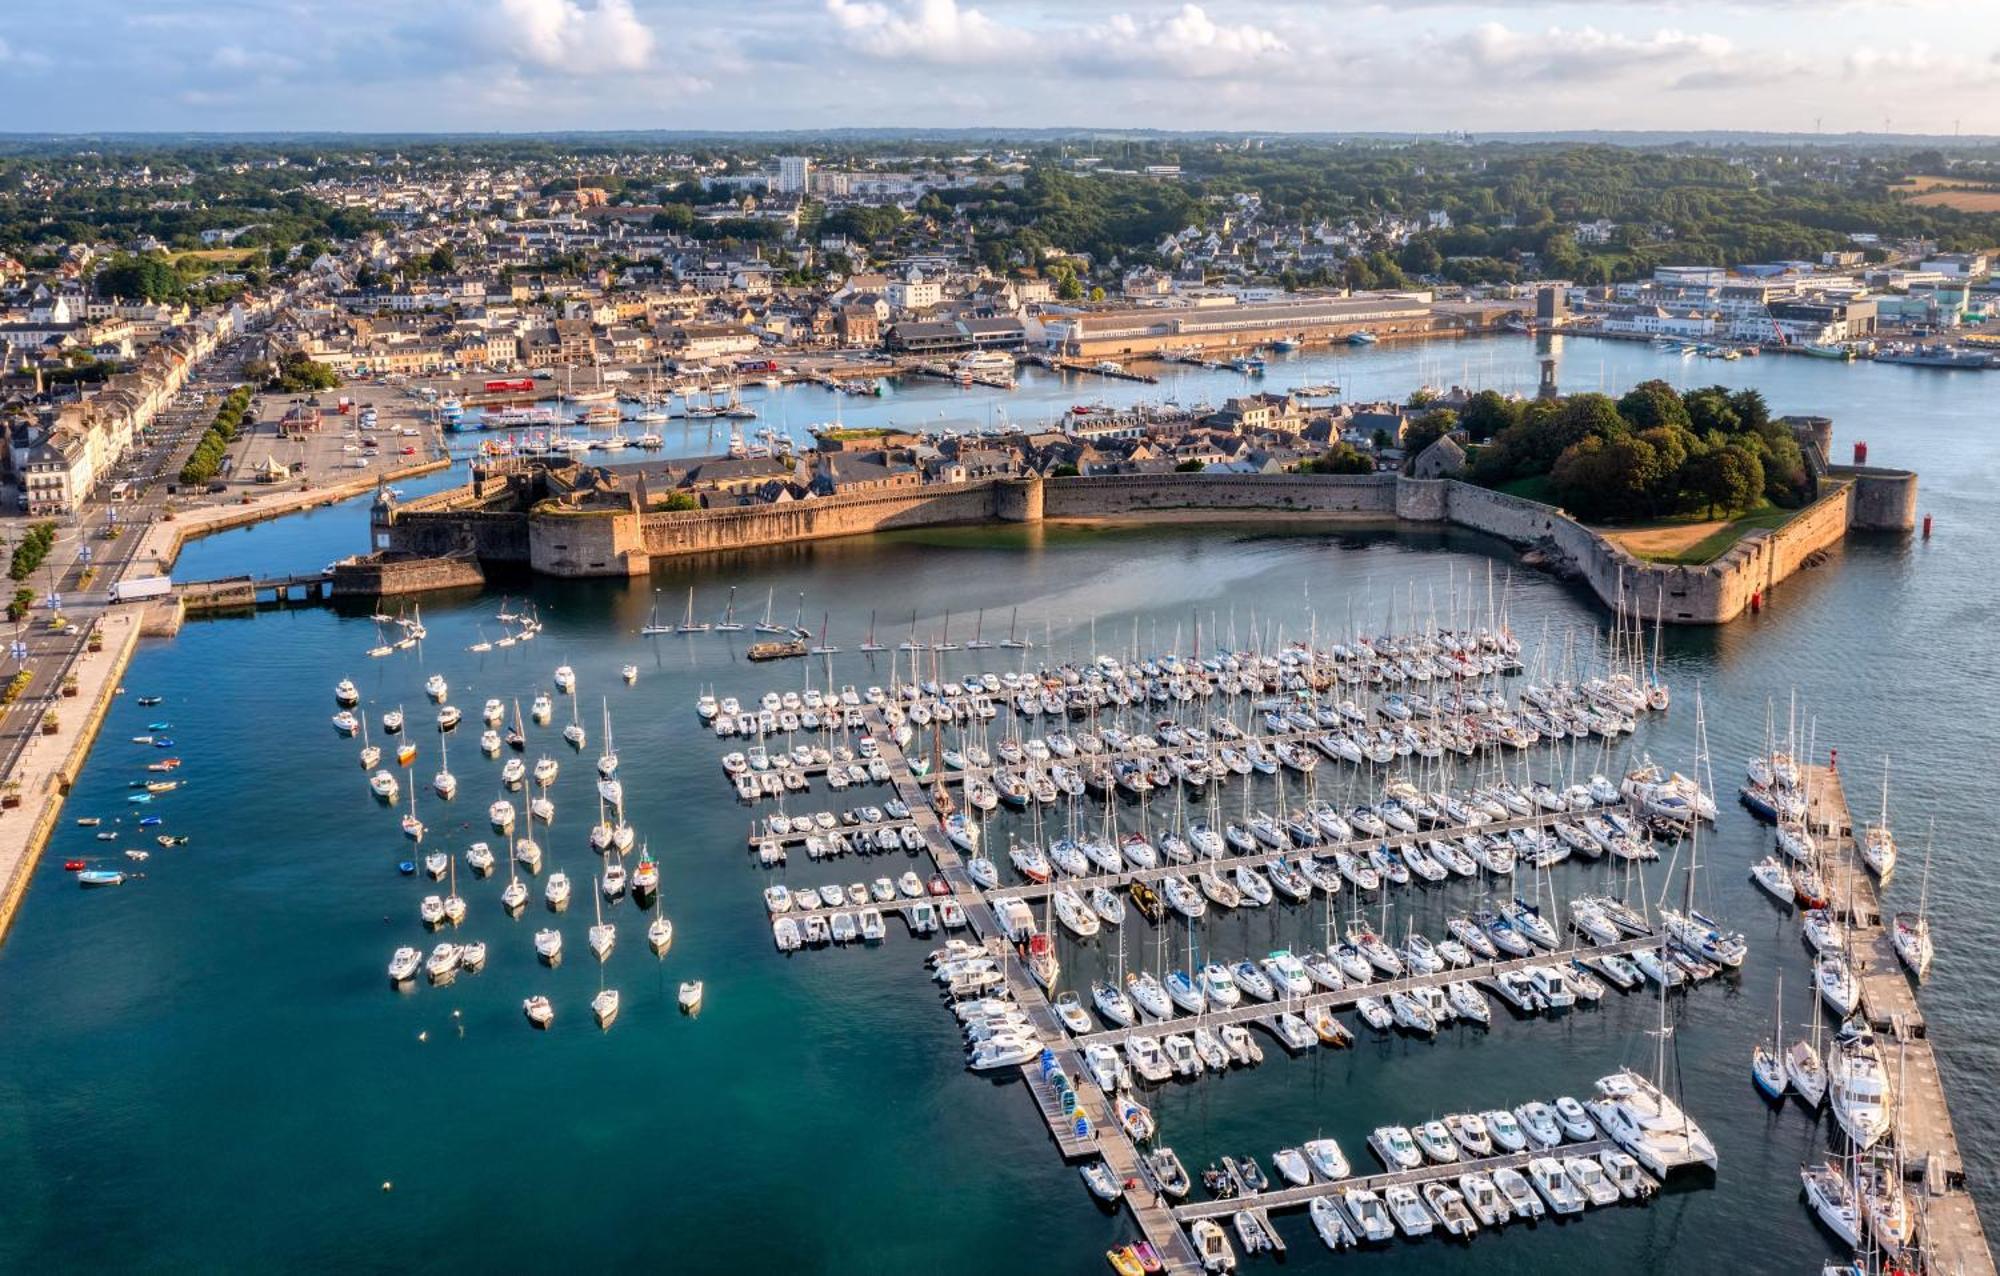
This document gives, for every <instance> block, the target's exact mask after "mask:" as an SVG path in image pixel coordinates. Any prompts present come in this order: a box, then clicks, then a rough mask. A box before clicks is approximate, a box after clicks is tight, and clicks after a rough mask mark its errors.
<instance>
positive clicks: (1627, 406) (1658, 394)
mask: <svg viewBox="0 0 2000 1276" xmlns="http://www.w3.org/2000/svg"><path fill="white" fill-rule="evenodd" d="M1618 415H1619V416H1621V417H1623V418H1624V419H1625V423H1626V424H1627V425H1630V426H1631V427H1632V428H1633V429H1635V430H1650V429H1652V428H1653V427H1654V426H1660V425H1678V426H1685V425H1686V424H1687V423H1688V410H1687V404H1685V403H1683V402H1682V401H1681V396H1680V392H1679V391H1678V390H1675V389H1674V388H1673V387H1672V386H1670V385H1668V384H1667V383H1666V382H1664V381H1660V380H1653V381H1641V382H1640V383H1639V384H1638V385H1635V386H1633V387H1632V388H1631V389H1630V390H1627V391H1626V392H1625V395H1624V397H1623V398H1621V399H1619V400H1618Z"/></svg>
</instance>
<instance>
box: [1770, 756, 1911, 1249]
mask: <svg viewBox="0 0 2000 1276" xmlns="http://www.w3.org/2000/svg"><path fill="white" fill-rule="evenodd" d="M1811 787H1812V779H1811V777H1810V776H1809V774H1808V773H1807V771H1806V769H1805V768H1802V767H1801V766H1800V765H1799V763H1798V761H1797V759H1796V757H1795V755H1794V754H1793V753H1792V751H1791V750H1790V749H1789V748H1779V747H1776V746H1775V744H1773V745H1772V746H1771V747H1768V748H1767V749H1766V751H1765V752H1764V753H1763V754H1760V755H1758V756H1756V757H1753V758H1751V759H1750V760H1749V763H1748V764H1747V766H1746V767H1745V782H1744V784H1743V786H1742V788H1741V790H1740V797H1741V799H1742V801H1743V804H1744V805H1745V806H1746V807H1747V808H1749V810H1750V811H1751V812H1752V813H1753V814H1754V815H1756V816H1757V817H1758V818H1759V819H1761V820H1764V821H1765V822H1767V823H1769V824H1771V825H1772V826H1773V830H1774V833H1775V839H1774V840H1775V843H1776V848H1777V849H1776V851H1775V852H1774V853H1772V854H1770V855H1768V856H1766V857H1765V858H1764V859H1763V860H1762V861H1760V862H1758V863H1756V864H1753V865H1752V866H1751V869H1750V875H1751V877H1752V878H1753V879H1754V880H1755V881H1756V883H1757V884H1758V885H1759V886H1760V887H1762V888H1763V889H1764V890H1765V891H1766V892H1767V893H1768V894H1770V895H1771V897H1772V898H1773V899H1774V900H1776V901H1778V903H1779V904H1780V905H1781V906H1782V907H1784V908H1785V909H1786V910H1787V911H1791V910H1793V909H1796V910H1797V913H1798V916H1799V919H1800V929H1801V934H1802V936H1803V938H1804V940H1805V942H1806V944H1807V945H1808V947H1809V948H1810V949H1811V950H1812V953H1813V967H1812V1008H1811V1011H1810V1014H1809V1022H1810V1028H1809V1031H1801V1032H1800V1033H1799V1035H1797V1036H1794V1037H1792V1038H1791V1039H1790V1040H1789V1041H1787V1039H1786V1036H1785V1023H1784V1021H1785V1013H1784V997H1783V986H1782V985H1780V988H1779V994H1778V1001H1777V1009H1776V1011H1775V1013H1774V1015H1773V1022H1772V1028H1771V1035H1770V1036H1769V1037H1768V1038H1765V1039H1760V1040H1759V1041H1758V1043H1757V1045H1756V1046H1755V1047H1754V1049H1753V1051H1752V1057H1751V1078H1752V1081H1753V1082H1754V1083H1755V1085H1756V1087H1757V1089H1758V1090H1759V1091H1760V1092H1761V1093H1762V1094H1763V1095H1764V1096H1765V1097H1766V1098H1767V1099H1769V1100H1770V1101H1771V1102H1773V1103H1777V1104H1783V1103H1786V1102H1787V1101H1788V1100H1787V1096H1792V1097H1795V1098H1797V1099H1799V1100H1800V1101H1801V1102H1802V1103H1804V1104H1805V1106H1806V1107H1807V1108H1808V1109H1809V1110H1810V1111H1811V1112H1812V1113H1813V1114H1814V1115H1815V1117H1817V1115H1818V1114H1819V1113H1820V1111H1821V1110H1822V1109H1824V1110H1826V1111H1828V1112H1830V1114H1831V1117H1832V1123H1833V1127H1834V1129H1835V1130H1836V1131H1837V1132H1838V1134H1839V1136H1840V1137H1839V1139H1838V1141H1837V1143H1836V1148H1837V1151H1836V1154H1835V1155H1833V1156H1830V1157H1824V1158H1822V1159H1820V1160H1818V1161H1815V1162H1812V1163H1808V1164H1805V1165H1802V1166H1800V1169H1799V1178H1800V1184H1801V1188H1802V1190H1803V1194H1804V1198H1805V1201H1806V1203H1807V1206H1808V1207H1809V1208H1810V1209H1811V1210H1812V1211H1813V1213H1814V1215H1815V1216H1816V1217H1817V1218H1818V1219H1819V1220H1820V1222H1821V1223H1822V1224H1824V1225H1825V1227H1826V1229H1827V1231H1829V1232H1830V1233H1832V1234H1833V1235H1834V1236H1835V1237H1836V1238H1838V1239H1839V1240H1840V1241H1841V1242H1842V1243H1844V1244H1845V1245H1847V1246H1849V1247H1850V1248H1852V1249H1854V1250H1856V1251H1858V1252H1860V1253H1861V1254H1862V1255H1863V1257H1864V1261H1866V1257H1867V1255H1869V1254H1871V1253H1873V1254H1880V1255H1883V1256H1885V1257H1886V1258H1888V1259H1889V1260H1891V1261H1892V1262H1903V1263H1910V1262H1912V1261H1913V1260H1914V1261H1917V1262H1920V1263H1922V1265H1923V1269H1924V1270H1929V1264H1928V1262H1924V1261H1923V1260H1922V1258H1921V1253H1922V1251H1923V1249H1924V1245H1925V1238H1924V1236H1923V1235H1922V1231H1921V1227H1920V1222H1921V1215H1920V1212H1919V1211H1918V1210H1916V1209H1915V1208H1914V1206H1913V1204H1912V1203H1911V1201H1910V1200H1909V1199H1908V1198H1907V1196H1906V1195H1905V1192H1904V1188H1903V1182H1904V1178H1905V1173H1904V1171H1905V1166H1904V1163H1903V1156H1902V1152H1901V1150H1900V1149H1899V1148H1898V1147H1897V1146H1896V1138H1895V1135H1896V1127H1897V1122H1898V1104H1899V1100H1900V1098H1901V1096H1900V1094H1899V1089H1898V1084H1897V1079H1898V1077H1899V1076H1900V1075H1901V1072H1902V1066H1901V1062H1900V1059H1899V1057H1898V1047H1896V1046H1895V1045H1894V1044H1893V1043H1889V1042H1885V1041H1883V1040H1882V1039H1881V1038H1879V1037H1877V1036H1876V1034H1875V1033H1874V1031H1873V1030H1872V1029H1871V1028H1870V1026H1869V1023H1868V1019H1867V1016H1866V1015H1865V1014H1864V1013H1862V1010H1863V1007H1862V992H1863V985H1862V978H1861V972H1860V970H1859V969H1858V966H1857V961H1858V959H1859V957H1860V956H1861V952H1862V949H1863V948H1864V940H1862V939H1859V938H1857V937H1856V936H1855V934H1854V926H1853V916H1852V910H1850V909H1847V908H1844V907H1841V899H1842V898H1843V897H1844V896H1846V895H1848V894H1850V893H1851V892H1850V891H1848V890H1843V889H1841V885H1842V884H1844V883H1852V882H1853V881H1854V879H1855V876H1856V875H1857V874H1861V875H1865V876H1867V877H1869V878H1872V879H1873V880H1875V881H1876V882H1877V883H1880V884H1882V885H1886V884H1887V883H1888V881H1889V879H1890V877H1891V876H1892V875H1893V874H1894V873H1895V871H1896V863H1897V855H1898V848H1897V844H1896V837H1895V834H1894V832H1893V831H1892V829H1891V827H1890V823H1889V787H1888V774H1887V767H1886V763H1885V767H1884V773H1883V781H1882V797H1881V806H1880V809H1879V811H1878V813H1877V814H1876V816H1875V817H1874V818H1872V819H1870V820H1868V822H1867V823H1866V824H1865V825H1864V826H1863V827H1862V828H1861V829H1859V830H1858V831H1857V832H1856V834H1855V836H1853V837H1851V838H1849V837H1842V836H1838V835H1837V832H1836V831H1835V830H1829V829H1827V828H1825V827H1822V826H1820V825H1818V824H1816V823H1815V821H1814V820H1813V819H1812V818H1811V812H1812V805H1813V801H1812V799H1813V794H1812V792H1811ZM1929 868H1930V866H1929V852H1928V848H1927V849H1926V852H1925V864H1924V882H1923V886H1922V889H1921V892H1920V894H1919V902H1918V907H1917V910H1916V911H1915V912H1914V913H1912V912H1899V913H1897V914H1895V915H1894V917H1893V918H1892V919H1890V920H1889V927H1890V939H1891V942H1892V945H1893V948H1894V950H1895V953H1896V957H1897V959H1898V961H1899V962H1900V964H1901V965H1902V967H1903V969H1904V970H1905V971H1907V972H1908V974H1909V975H1910V976H1911V977H1913V978H1915V979H1916V980H1918V981H1919V982H1921V981H1922V980H1924V979H1925V978H1926V977H1927V976H1928V975H1929V974H1930V969H1931V962H1932V958H1933V948H1932V938H1931V928H1930V918H1929V915H1928V897H1929ZM1868 924H1869V925H1874V924H1876V923H1873V922H1872V921H1871V922H1869V923H1868ZM1873 973H1874V975H1875V976H1876V977H1883V976H1884V975H1885V974H1886V973H1887V972H1881V971H1877V972H1873ZM1799 1026H1800V1027H1801V1028H1805V1025H1803V1024H1802V1025H1799ZM1842 1270H1845V1269H1842Z"/></svg>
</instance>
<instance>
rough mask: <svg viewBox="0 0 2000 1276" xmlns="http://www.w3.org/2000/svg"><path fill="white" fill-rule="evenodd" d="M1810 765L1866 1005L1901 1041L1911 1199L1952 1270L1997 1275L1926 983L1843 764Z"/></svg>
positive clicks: (1897, 1064) (1900, 1131)
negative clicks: (1883, 891)
mask: <svg viewBox="0 0 2000 1276" xmlns="http://www.w3.org/2000/svg"><path fill="white" fill-rule="evenodd" d="M1802 770H1803V772H1804V775H1803V779H1804V782H1805V785H1806V793H1807V797H1808V803H1809V805H1808V811H1807V816H1806V818H1807V820H1808V822H1809V825H1810V827H1811V830H1812V833H1813V836H1814V837H1815V838H1817V839H1820V840H1821V841H1822V843H1823V844H1826V845H1830V847H1831V850H1832V852H1833V854H1832V858H1831V861H1830V863H1831V864H1832V865H1833V866H1836V867H1830V868H1829V869H1828V870H1827V872H1826V878H1827V882H1828V886H1829V889H1830V890H1831V892H1832V894H1833V900H1834V907H1835V909H1836V910H1837V911H1838V912H1840V913H1842V914H1843V915H1845V916H1846V917H1847V918H1848V919H1849V921H1850V925H1851V927H1852V929H1851V930H1850V932H1849V936H1848V949H1849V952H1850V954H1851V955H1852V956H1853V959H1854V969H1855V974H1856V977H1857V978H1859V979H1860V981H1861V1014H1862V1016H1863V1017H1864V1018H1866V1019H1867V1021H1868V1023H1869V1025H1870V1026H1871V1027H1872V1028H1874V1029H1875V1031H1876V1032H1877V1033H1879V1034H1881V1036H1882V1038H1883V1040H1884V1041H1885V1042H1887V1043H1891V1044H1893V1045H1895V1047H1896V1050H1895V1052H1894V1053H1893V1054H1891V1055H1889V1056H1888V1058H1887V1060H1886V1061H1887V1062H1888V1064H1889V1067H1890V1070H1891V1075H1892V1076H1894V1077H1895V1078H1896V1085H1897V1089H1898V1103H1897V1112H1896V1126H1895V1135H1894V1137H1895V1140H1896V1142H1897V1144H1898V1146H1899V1148H1900V1150H1901V1152H1902V1155H1903V1165H1904V1173H1905V1175H1906V1176H1907V1177H1908V1178H1910V1179H1911V1180H1913V1181H1915V1182H1917V1183H1919V1184H1921V1189H1922V1190H1921V1191H1919V1192H1916V1193H1913V1194H1912V1197H1911V1203H1912V1205H1913V1206H1915V1207H1916V1209H1917V1210H1918V1211H1919V1215H1920V1219H1921V1222H1920V1231H1921V1234H1922V1236H1923V1237H1924V1238H1925V1240H1926V1242H1927V1244H1928V1246H1929V1248H1930V1251H1931V1258H1932V1262H1933V1264H1934V1266H1933V1268H1932V1270H1937V1271H1942V1272H1947V1273H1951V1276H1994V1273H1995V1267H1994V1262H1993V1251H1992V1248H1991V1246H1990V1245H1989V1244H1988V1243H1987V1239H1986V1232H1985V1229H1984V1228H1983V1227H1982V1226H1981V1225H1980V1222H1979V1212H1978V1210H1977V1209H1976V1208H1975V1206H1974V1204H1973V1200H1972V1194H1971V1193H1970V1192H1968V1191H1967V1190H1966V1186H1965V1161H1964V1159H1963V1157H1962V1156H1961V1155H1960V1153H1959V1144H1958V1132H1957V1130H1956V1129H1955V1128H1954V1127H1953V1125H1952V1120H1951V1109H1950V1106H1949V1105H1948V1104H1947V1103H1946V1101H1945V1093H1944V1078H1943V1077H1942V1076H1941V1075H1940V1073H1939V1071H1938V1058H1937V1051H1936V1048H1935V1046H1934V1045H1933V1044H1932V1041H1931V1038H1930V1033H1929V1029H1928V1026H1927V1025H1926V1024H1925V1022H1924V1016H1923V1012H1922V1010H1921V1009H1920V1008H1919V1007H1918V1005H1917V996H1916V990H1915V988H1914V987H1913V986H1912V985H1911V983H1910V978H1909V976H1908V975H1907V974H1905V973H1904V970H1903V966H1902V963H1901V962H1900V961H1899V960H1898V959H1897V957H1896V948H1895V944H1894V941H1893V940H1892V939H1891V938H1890V932H1889V929H1888V928H1887V927H1886V926H1884V925H1883V922H1884V921H1885V920H1886V919H1885V918H1884V917H1883V913H1882V904H1881V897H1880V894H1879V893H1878V891H1877V888H1876V884H1875V880H1874V878H1873V877H1871V876H1870V875H1869V873H1868V872H1867V870H1866V869H1865V868H1864V867H1862V863H1861V856H1860V853H1859V851H1858V850H1857V848H1856V847H1855V844H1854V836H1853V835H1854V823H1853V818H1852V815H1851V814H1850V811H1849V807H1848V805H1847V796H1846V794H1845V793H1844V792H1843V791H1842V788H1841V782H1840V774H1839V772H1837V771H1835V770H1834V769H1833V768H1831V767H1824V766H1807V767H1804V768H1802ZM1850 866H1851V867H1850Z"/></svg>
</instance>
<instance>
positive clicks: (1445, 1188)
mask: <svg viewBox="0 0 2000 1276" xmlns="http://www.w3.org/2000/svg"><path fill="white" fill-rule="evenodd" d="M1591 1164H1593V1165H1595V1164H1596V1162H1594V1161H1593V1162H1591ZM1421 1191H1422V1195H1423V1198H1424V1204H1425V1205H1426V1206H1427V1207H1429V1209H1430V1212H1431V1213H1432V1214H1433V1215H1435V1216H1436V1217H1437V1220H1438V1222H1440V1223H1442V1224H1443V1225H1444V1230H1445V1231H1447V1232H1449V1233H1451V1234H1452V1235H1453V1236H1471V1235H1472V1234H1473V1233H1475V1232H1477V1231H1478V1230H1479V1221H1478V1220H1477V1219H1475V1218H1474V1217H1473V1216H1472V1211H1471V1210H1470V1209H1468V1208H1466V1204H1465V1197H1464V1195H1463V1194H1462V1193H1460V1192H1459V1190H1458V1189H1457V1188H1456V1187H1454V1186H1453V1185H1452V1184H1450V1183H1449V1182H1446V1181H1445V1180H1443V1179H1433V1180H1431V1181H1430V1182H1428V1183H1426V1184H1424V1185H1423V1188H1422V1189H1421Z"/></svg>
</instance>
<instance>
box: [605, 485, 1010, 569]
mask: <svg viewBox="0 0 2000 1276" xmlns="http://www.w3.org/2000/svg"><path fill="white" fill-rule="evenodd" d="M1004 486H1005V484H1003V483H996V482H993V481H991V480H981V481H977V482H969V483H927V484H925V485H924V486H922V487H910V488H899V489H895V490H892V491H886V492H865V493H859V494H856V495H853V496H829V497H818V498H814V499H811V500H804V501H789V502H786V503H784V504H781V505H758V506H752V507H749V508H744V509H724V510H688V511H685V512H678V513H665V514H646V515H642V516H640V517H639V519H638V521H639V523H640V524H641V526H642V528H643V536H644V549H645V552H646V553H648V554H653V555H674V554H702V553H710V552H714V551H716V550H730V549H751V548H754V547H756V546H759V545H784V544H790V543H792V542H795V541H810V540H824V539H826V538H828V537H833V536H860V535H865V534H867V533H869V532H883V531H891V530H893V529H895V528H899V527H935V526H939V525H941V524H947V523H985V522H990V521H992V520H993V519H994V518H996V517H997V516H998V514H997V511H996V508H995V502H996V499H997V496H996V493H997V492H998V490H999V489H1001V488H1003V487H1004Z"/></svg>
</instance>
